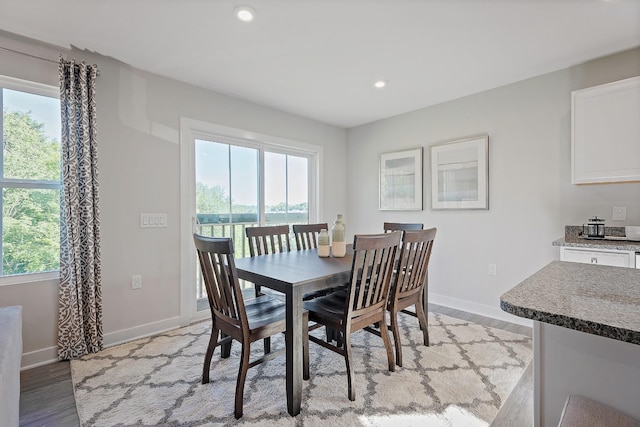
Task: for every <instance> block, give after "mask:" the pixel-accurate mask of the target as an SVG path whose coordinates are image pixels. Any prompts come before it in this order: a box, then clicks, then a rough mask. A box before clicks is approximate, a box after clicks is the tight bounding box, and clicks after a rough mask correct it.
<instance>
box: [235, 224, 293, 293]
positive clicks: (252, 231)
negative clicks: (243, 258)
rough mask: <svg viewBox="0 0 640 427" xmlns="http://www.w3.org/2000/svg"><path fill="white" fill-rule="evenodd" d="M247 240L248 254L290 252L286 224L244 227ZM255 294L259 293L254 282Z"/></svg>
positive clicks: (258, 287) (258, 285)
mask: <svg viewBox="0 0 640 427" xmlns="http://www.w3.org/2000/svg"><path fill="white" fill-rule="evenodd" d="M245 232H246V234H247V239H248V240H249V254H250V255H251V256H252V257H253V256H259V255H268V254H274V253H276V252H290V251H291V241H290V240H289V226H288V225H268V226H264V227H247V228H245ZM254 287H255V292H256V296H258V295H261V292H260V284H259V283H254Z"/></svg>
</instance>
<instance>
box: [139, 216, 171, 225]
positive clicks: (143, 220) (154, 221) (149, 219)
mask: <svg viewBox="0 0 640 427" xmlns="http://www.w3.org/2000/svg"><path fill="white" fill-rule="evenodd" d="M166 226H167V214H166V213H141V214H140V228H165V227H166Z"/></svg>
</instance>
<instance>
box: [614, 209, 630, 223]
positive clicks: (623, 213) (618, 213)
mask: <svg viewBox="0 0 640 427" xmlns="http://www.w3.org/2000/svg"><path fill="white" fill-rule="evenodd" d="M611 219H612V220H614V221H626V220H627V208H626V206H614V207H613V215H611Z"/></svg>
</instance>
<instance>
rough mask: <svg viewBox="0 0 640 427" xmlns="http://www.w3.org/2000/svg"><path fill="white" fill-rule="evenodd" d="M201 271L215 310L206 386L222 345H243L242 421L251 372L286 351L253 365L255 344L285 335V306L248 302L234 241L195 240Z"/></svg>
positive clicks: (268, 300)
mask: <svg viewBox="0 0 640 427" xmlns="http://www.w3.org/2000/svg"><path fill="white" fill-rule="evenodd" d="M193 239H194V242H195V246H196V250H197V252H198V259H199V261H200V268H201V270H202V276H203V278H204V284H205V286H206V289H207V297H208V299H209V307H210V309H211V319H212V327H211V338H210V339H209V345H208V347H207V352H206V354H205V357H204V367H203V369H202V384H207V383H208V382H209V371H210V369H211V358H212V357H213V352H214V350H215V349H216V347H217V346H218V345H220V346H223V345H226V346H228V347H229V348H230V346H231V343H232V342H233V340H236V341H238V342H240V343H241V344H242V356H241V358H242V359H241V361H240V367H239V368H238V379H237V382H236V394H235V409H234V415H235V417H236V419H237V418H240V417H242V403H243V394H244V383H245V380H246V378H247V371H248V370H249V368H252V367H254V366H256V365H258V364H261V363H263V362H266V361H268V360H270V359H272V358H274V357H276V356H278V355H279V354H281V353H282V352H283V351H284V350H285V348H282V349H280V350H278V351H275V352H271V351H270V348H269V349H268V350H267V349H266V348H265V353H264V355H263V356H262V357H260V358H258V359H256V360H254V361H251V362H250V361H249V355H250V352H251V343H253V342H255V341H257V340H260V339H265V340H270V339H271V336H272V335H275V334H278V333H281V332H285V330H286V321H285V303H284V302H283V301H280V300H278V299H276V298H273V297H271V296H269V295H261V296H259V297H257V298H252V299H249V300H247V301H246V302H245V301H244V299H243V297H242V291H241V289H240V284H239V282H238V275H237V272H236V266H235V262H234V257H233V241H232V240H231V239H230V238H215V237H204V236H200V235H197V234H194V236H193ZM303 317H304V318H303V324H304V325H305V331H304V334H303V343H302V344H303V378H304V379H309V340H308V338H306V337H308V333H307V331H306V325H307V324H308V313H307V312H305V311H303Z"/></svg>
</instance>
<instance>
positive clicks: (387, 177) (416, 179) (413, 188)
mask: <svg viewBox="0 0 640 427" xmlns="http://www.w3.org/2000/svg"><path fill="white" fill-rule="evenodd" d="M379 200H380V205H379V208H380V210H381V211H399V210H402V211H421V210H422V147H419V148H413V149H409V150H402V151H394V152H392V153H382V154H381V155H380V168H379Z"/></svg>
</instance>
